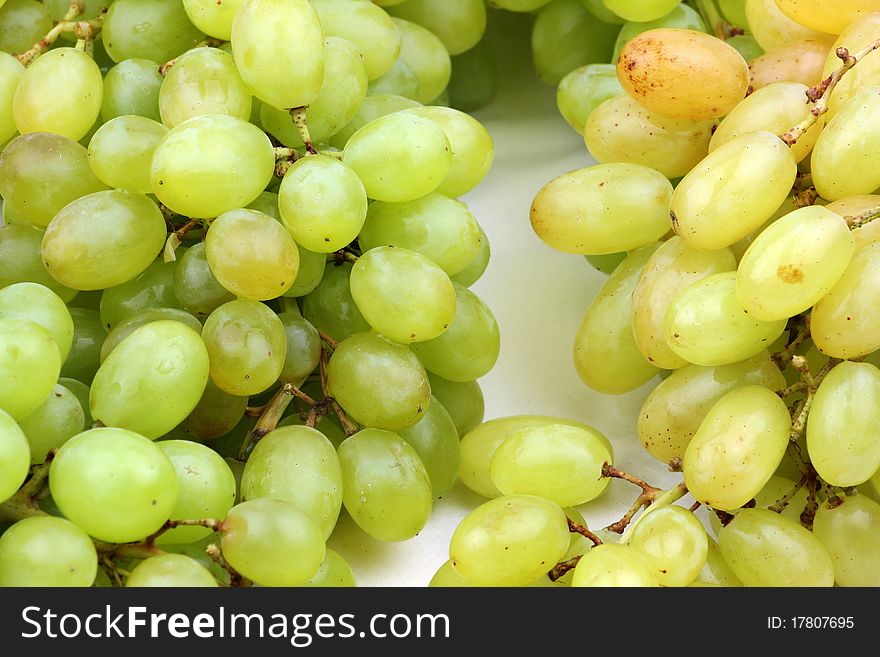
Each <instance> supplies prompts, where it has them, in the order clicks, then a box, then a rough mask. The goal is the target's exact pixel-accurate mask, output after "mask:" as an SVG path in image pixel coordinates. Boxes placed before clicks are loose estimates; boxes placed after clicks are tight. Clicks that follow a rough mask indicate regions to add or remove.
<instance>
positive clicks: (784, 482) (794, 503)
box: [709, 466, 809, 534]
mask: <svg viewBox="0 0 880 657" xmlns="http://www.w3.org/2000/svg"><path fill="white" fill-rule="evenodd" d="M780 467H781V466H780ZM777 472H779V469H777ZM794 487H795V481H794V480H792V479H789V478H788V477H782V476H779V475H778V474H775V475H773V476H772V477H770V479H768V480H767V483H766V484H764V487H763V488H762V489H761V490H760V491H759V492H758V493H757V494H756V495H755V506H756V507H757V508H759V509H767V508H770V507H772V506H773V505H774V504H776V503H777V502H779V501H780V500H781V499H782V498H783V497H784V496H786V495H788V494H789V493H790V492H791V491H792V490H793V489H794ZM808 494H809V491H808V490H807V487H806V486H801V487H800V488H799V489H798V491H797V493H795V494H794V496H793V497H792V498H791V500H790V501H789V502H788V504H787V505H786V507H785V508H784V509H783V510H782V515H783V516H785V517H786V518H788V519H789V520H793V521H794V522H800V521H801V520H800V518H801V512H803V510H804V508H805V507H806V506H807V496H808ZM739 511H740V509H730V510H729V511H728V513H732V514H737V513H739ZM709 524H710V525H711V526H712V529H714V530H715V533H716V534H717V533H718V531H719V530H720V529H721V521H720V520H719V518H718V517H717V516H716V515H715V514H709Z"/></svg>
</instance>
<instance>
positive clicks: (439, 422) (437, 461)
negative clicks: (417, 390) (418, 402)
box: [398, 396, 461, 498]
mask: <svg viewBox="0 0 880 657" xmlns="http://www.w3.org/2000/svg"><path fill="white" fill-rule="evenodd" d="M398 435H399V436H400V437H401V438H403V439H404V440H405V441H406V442H407V444H408V445H409V446H410V447H412V448H413V449H414V450H415V451H416V453H417V454H418V455H419V459H420V460H421V461H422V465H424V466H425V471H426V472H427V473H428V478H429V479H430V480H431V491H432V494H433V496H434V497H435V498H441V497H443V496H444V495H446V493H448V492H449V489H451V488H452V486H453V485H454V484H455V481H456V479H458V465H459V456H460V452H461V448H460V443H459V439H458V430H457V429H456V426H455V422H453V420H452V417H451V416H450V414H449V412H448V411H447V410H446V409H445V408H444V407H443V404H441V403H440V402H439V401H437V399H436V398H435V397H433V396H432V397H431V403H430V404H428V410H427V411H426V412H425V415H424V416H423V417H422V419H421V420H419V421H418V422H416V423H415V424H414V425H413V426H411V427H409V428H408V429H401V430H400V431H399V432H398Z"/></svg>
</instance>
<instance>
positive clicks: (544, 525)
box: [449, 495, 569, 586]
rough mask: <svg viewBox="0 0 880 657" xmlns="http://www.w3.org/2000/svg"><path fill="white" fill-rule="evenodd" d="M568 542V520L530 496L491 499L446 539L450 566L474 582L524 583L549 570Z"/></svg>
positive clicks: (543, 502) (519, 584) (564, 550)
mask: <svg viewBox="0 0 880 657" xmlns="http://www.w3.org/2000/svg"><path fill="white" fill-rule="evenodd" d="M568 546H569V538H568V519H567V518H566V516H565V513H564V512H563V511H562V509H560V508H559V507H558V506H556V505H555V504H553V503H552V502H550V501H548V500H545V499H542V498H540V497H533V496H531V495H510V496H506V497H500V498H498V499H495V500H490V501H489V502H486V503H484V504H481V505H480V506H478V507H477V508H476V509H474V510H473V511H471V512H470V513H469V514H468V515H467V516H465V518H464V519H463V520H462V521H461V523H459V525H458V527H457V528H456V529H455V532H454V533H453V534H452V540H451V542H450V544H449V557H450V560H451V561H452V566H453V568H455V570H456V572H458V573H459V574H460V575H461V576H463V577H464V578H465V579H467V580H468V581H470V582H472V583H473V584H475V585H477V586H524V585H526V584H529V583H531V582H533V581H534V580H536V579H537V578H538V577H540V576H541V575H542V574H544V573H546V572H548V571H549V570H550V569H551V568H553V566H555V565H556V564H557V563H558V562H559V560H560V559H561V558H562V557H563V556H564V555H565V553H566V551H567V550H568Z"/></svg>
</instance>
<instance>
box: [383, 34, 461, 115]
mask: <svg viewBox="0 0 880 657" xmlns="http://www.w3.org/2000/svg"><path fill="white" fill-rule="evenodd" d="M392 20H393V21H394V23H395V25H397V31H398V33H399V34H400V60H402V61H403V62H404V63H405V64H406V65H407V66H408V67H409V68H410V70H411V71H412V72H413V74H414V75H415V77H416V79H417V80H418V83H419V93H418V98H417V100H418V101H419V102H420V103H422V104H425V105H427V104H429V103H433V102H437V101H438V100H439V98H440V96H441V94H442V93H443V91H444V90H445V89H446V87H447V85H448V84H449V79H450V77H451V75H452V60H451V59H450V57H449V51H447V50H446V47H445V46H444V45H443V42H442V41H441V40H440V39H439V38H438V37H437V35H435V34H434V33H433V32H431V31H430V30H427V29H425V28H424V27H422V26H421V25H418V24H416V23H412V22H410V21H407V20H403V19H401V18H393V19H392ZM437 104H442V103H439V102H437Z"/></svg>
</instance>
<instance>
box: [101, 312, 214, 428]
mask: <svg viewBox="0 0 880 657" xmlns="http://www.w3.org/2000/svg"><path fill="white" fill-rule="evenodd" d="M208 368H209V361H208V350H207V349H206V348H205V344H204V343H203V342H202V340H201V338H200V337H199V334H198V333H196V332H195V331H193V330H192V329H191V328H190V327H188V326H185V325H184V324H182V323H180V322H177V321H173V320H160V321H156V322H150V323H149V324H146V325H144V326H141V327H140V328H138V329H136V330H135V331H134V332H132V333H131V334H130V335H129V336H128V337H126V338H125V339H124V340H122V342H120V343H119V344H118V345H117V346H116V348H115V349H114V350H113V352H112V353H111V354H110V355H109V356H107V359H106V360H105V361H104V362H103V363H102V364H101V367H100V368H99V369H98V372H97V374H95V378H94V381H93V382H92V387H91V394H90V397H89V399H90V407H91V413H92V417H93V418H95V420H99V421H101V422H103V423H104V425H107V426H114V427H122V428H125V429H129V430H131V431H135V432H137V433H139V434H141V435H143V436H146V437H147V438H151V439H155V438H158V437H160V436H162V435H164V434H166V433H167V432H169V431H170V430H171V429H173V428H174V427H176V426H177V425H178V424H180V423H181V422H182V421H183V420H184V419H185V418H186V416H187V415H189V414H190V413H191V412H192V410H193V409H194V408H195V407H196V404H198V402H199V399H201V396H202V393H203V392H204V390H205V385H206V384H207V381H208Z"/></svg>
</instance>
